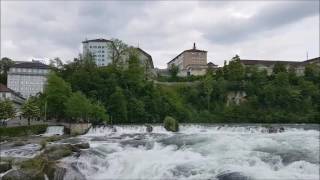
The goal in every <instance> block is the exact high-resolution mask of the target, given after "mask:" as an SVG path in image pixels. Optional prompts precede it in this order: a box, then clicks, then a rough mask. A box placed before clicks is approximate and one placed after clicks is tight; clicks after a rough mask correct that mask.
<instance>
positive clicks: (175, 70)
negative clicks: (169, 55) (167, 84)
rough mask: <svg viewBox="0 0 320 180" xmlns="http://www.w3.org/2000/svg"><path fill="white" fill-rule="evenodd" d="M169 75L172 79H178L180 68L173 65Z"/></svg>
mask: <svg viewBox="0 0 320 180" xmlns="http://www.w3.org/2000/svg"><path fill="white" fill-rule="evenodd" d="M169 73H170V76H171V78H172V79H173V80H174V79H176V78H177V75H178V73H179V67H178V66H176V65H175V64H172V65H171V66H170V68H169Z"/></svg>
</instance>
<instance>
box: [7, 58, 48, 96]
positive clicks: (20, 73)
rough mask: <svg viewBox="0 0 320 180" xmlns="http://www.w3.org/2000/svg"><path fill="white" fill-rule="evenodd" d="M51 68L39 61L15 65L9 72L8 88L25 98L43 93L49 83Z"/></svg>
mask: <svg viewBox="0 0 320 180" xmlns="http://www.w3.org/2000/svg"><path fill="white" fill-rule="evenodd" d="M48 73H49V66H47V65H45V64H43V63H40V62H38V61H32V62H22V63H17V64H15V65H13V66H12V67H11V68H10V69H9V72H8V79H7V85H8V88H10V89H12V90H13V91H15V92H18V93H20V94H21V95H22V96H23V97H24V98H28V97H30V96H35V95H36V94H37V93H39V92H43V90H44V87H45V85H46V83H47V75H48Z"/></svg>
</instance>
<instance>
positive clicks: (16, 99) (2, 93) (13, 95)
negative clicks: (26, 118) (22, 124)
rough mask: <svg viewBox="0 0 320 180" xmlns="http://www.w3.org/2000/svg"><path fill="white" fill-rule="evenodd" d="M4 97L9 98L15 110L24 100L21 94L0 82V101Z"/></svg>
mask: <svg viewBox="0 0 320 180" xmlns="http://www.w3.org/2000/svg"><path fill="white" fill-rule="evenodd" d="M6 99H8V100H10V101H11V102H12V103H13V105H14V106H15V108H16V109H17V110H19V109H20V108H21V106H22V104H23V103H24V101H25V98H23V97H22V96H21V94H19V93H17V92H15V91H13V90H12V89H9V88H8V87H7V86H5V85H4V84H0V101H4V100H6Z"/></svg>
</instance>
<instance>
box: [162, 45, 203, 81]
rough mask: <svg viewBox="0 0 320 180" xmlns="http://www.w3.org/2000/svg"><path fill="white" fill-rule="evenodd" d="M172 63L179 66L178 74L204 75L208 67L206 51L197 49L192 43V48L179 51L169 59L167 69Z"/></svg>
mask: <svg viewBox="0 0 320 180" xmlns="http://www.w3.org/2000/svg"><path fill="white" fill-rule="evenodd" d="M173 65H175V66H177V67H178V68H179V73H178V76H189V75H204V74H205V73H206V70H207V68H208V65H207V51H204V50H199V49H197V48H196V44H195V43H194V44H193V48H192V49H188V50H185V51H183V52H181V53H180V54H179V55H177V56H176V57H175V58H173V59H172V60H171V61H169V62H168V63H167V67H168V69H169V68H170V67H171V66H173Z"/></svg>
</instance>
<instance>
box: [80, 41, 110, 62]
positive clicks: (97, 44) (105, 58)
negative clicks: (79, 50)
mask: <svg viewBox="0 0 320 180" xmlns="http://www.w3.org/2000/svg"><path fill="white" fill-rule="evenodd" d="M82 45H83V54H87V53H91V54H92V56H93V57H94V59H95V62H96V65H97V66H107V65H108V64H110V63H111V62H112V59H111V50H110V48H109V47H110V46H111V45H112V41H110V40H107V39H92V40H85V41H83V42H82Z"/></svg>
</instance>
